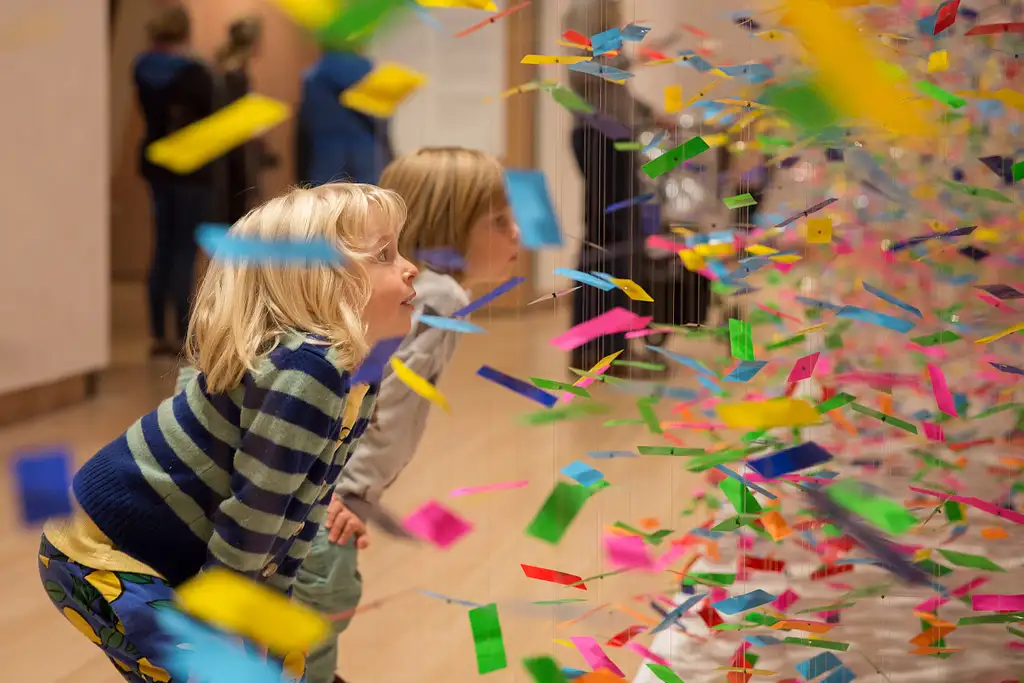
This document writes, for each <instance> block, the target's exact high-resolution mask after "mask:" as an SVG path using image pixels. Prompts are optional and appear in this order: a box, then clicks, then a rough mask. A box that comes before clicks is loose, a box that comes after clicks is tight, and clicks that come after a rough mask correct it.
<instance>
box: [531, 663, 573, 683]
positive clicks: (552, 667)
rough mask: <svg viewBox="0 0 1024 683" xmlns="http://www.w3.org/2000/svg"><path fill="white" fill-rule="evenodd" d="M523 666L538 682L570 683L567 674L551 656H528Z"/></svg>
mask: <svg viewBox="0 0 1024 683" xmlns="http://www.w3.org/2000/svg"><path fill="white" fill-rule="evenodd" d="M523 668H524V669H526V672H527V673H528V674H530V678H532V679H533V680H534V681H536V683H568V679H567V678H566V677H565V674H564V673H562V669H561V668H560V667H559V666H558V664H557V663H556V662H555V660H554V659H552V658H551V657H527V658H526V659H524V660H523Z"/></svg>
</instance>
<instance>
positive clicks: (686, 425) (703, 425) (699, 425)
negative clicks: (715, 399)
mask: <svg viewBox="0 0 1024 683" xmlns="http://www.w3.org/2000/svg"><path fill="white" fill-rule="evenodd" d="M661 428H662V429H698V430H701V431H708V430H711V429H725V428H726V425H725V424H719V423H715V422H662V423H661Z"/></svg>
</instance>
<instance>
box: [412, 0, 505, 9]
mask: <svg viewBox="0 0 1024 683" xmlns="http://www.w3.org/2000/svg"><path fill="white" fill-rule="evenodd" d="M416 2H417V3H418V4H420V5H422V6H423V7H449V8H456V7H463V8H469V9H482V10H487V11H488V12H497V11H498V6H497V5H495V4H494V0H416Z"/></svg>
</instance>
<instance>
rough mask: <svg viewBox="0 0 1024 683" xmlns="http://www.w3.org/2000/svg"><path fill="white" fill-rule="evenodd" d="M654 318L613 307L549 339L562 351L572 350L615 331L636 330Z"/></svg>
mask: <svg viewBox="0 0 1024 683" xmlns="http://www.w3.org/2000/svg"><path fill="white" fill-rule="evenodd" d="M652 320H654V317H653V316H646V317H641V316H639V315H637V314H636V313H631V312H630V311H627V310H626V309H625V308H618V307H617V308H613V309H612V310H610V311H607V312H606V313H602V314H601V315H598V316H595V317H593V318H591V319H590V320H586V321H584V322H581V323H580V324H579V325H576V326H575V327H573V328H571V329H570V330H569V331H568V332H566V333H564V334H560V335H559V336H557V337H555V338H554V339H552V340H551V345H552V346H554V347H556V348H559V349H561V350H562V351H572V350H573V349H575V348H577V347H579V346H583V345H584V344H586V343H587V342H588V341H591V340H593V339H597V338H598V337H603V336H605V335H606V334H615V333H616V332H628V331H630V330H638V329H640V328H641V327H646V325H647V324H648V323H649V322H651V321H652Z"/></svg>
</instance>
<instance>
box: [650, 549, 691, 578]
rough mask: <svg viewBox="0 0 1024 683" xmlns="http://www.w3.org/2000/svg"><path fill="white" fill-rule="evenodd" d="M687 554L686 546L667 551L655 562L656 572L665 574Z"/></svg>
mask: <svg viewBox="0 0 1024 683" xmlns="http://www.w3.org/2000/svg"><path fill="white" fill-rule="evenodd" d="M686 552H687V549H686V546H684V545H673V546H672V547H671V548H669V549H668V550H666V551H665V552H664V554H663V555H662V556H661V557H659V558H658V559H656V560H655V561H654V571H656V572H663V571H665V570H666V569H668V568H669V566H670V565H671V564H672V563H673V562H675V561H676V560H678V559H679V558H680V557H682V556H683V555H685V554H686Z"/></svg>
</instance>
